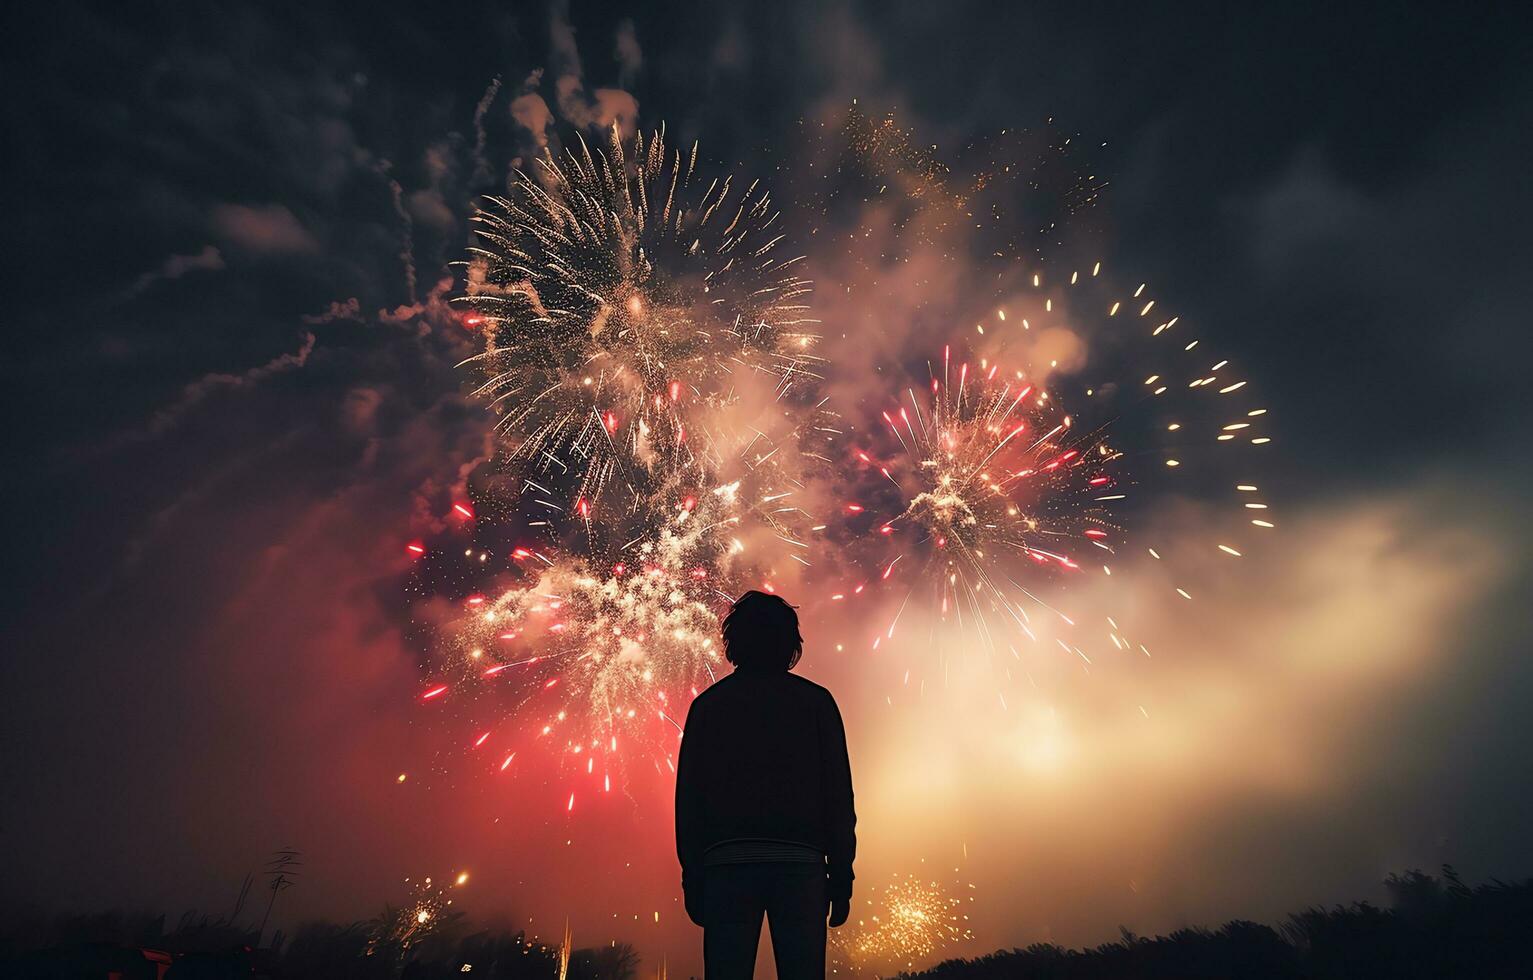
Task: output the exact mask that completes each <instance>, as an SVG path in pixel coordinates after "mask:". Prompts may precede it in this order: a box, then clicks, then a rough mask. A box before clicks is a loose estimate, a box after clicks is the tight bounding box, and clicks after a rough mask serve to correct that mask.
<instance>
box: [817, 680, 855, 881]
mask: <svg viewBox="0 0 1533 980" xmlns="http://www.w3.org/2000/svg"><path fill="white" fill-rule="evenodd" d="M820 733H821V738H822V740H823V741H822V745H821V747H820V757H821V758H822V759H824V760H825V772H824V779H825V786H824V793H825V816H826V822H827V825H826V828H825V833H826V847H827V849H828V852H829V853H827V854H826V865H827V867H826V870H827V872H828V873H829V875H830V898H831V900H832V901H836V900H840V901H847V900H849V899H850V898H851V897H852V861H853V859H854V858H856V856H857V811H856V810H855V809H854V807H853V806H852V762H851V758H850V757H849V756H848V754H847V751H846V726H845V725H843V724H842V723H841V712H840V710H839V709H838V708H837V707H836V702H835V699H834V698H832V697H830V696H829V695H828V694H827V695H826V698H825V712H824V718H823V719H822V721H821V724H820Z"/></svg>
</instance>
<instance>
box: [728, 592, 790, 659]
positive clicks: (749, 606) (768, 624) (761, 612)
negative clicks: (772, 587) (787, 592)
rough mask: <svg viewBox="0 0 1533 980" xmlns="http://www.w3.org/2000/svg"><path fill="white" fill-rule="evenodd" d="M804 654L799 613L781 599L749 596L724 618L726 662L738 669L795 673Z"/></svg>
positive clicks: (749, 593) (767, 596) (762, 595)
mask: <svg viewBox="0 0 1533 980" xmlns="http://www.w3.org/2000/svg"><path fill="white" fill-rule="evenodd" d="M803 652H804V638H803V637H802V636H800V635H799V632H798V613H796V612H794V611H793V607H792V606H790V605H788V604H787V603H786V602H784V601H783V599H782V597H781V596H775V595H768V594H767V593H765V592H747V593H745V594H744V595H743V596H741V597H740V598H739V599H736V600H735V604H734V605H733V606H731V607H730V610H729V615H728V616H725V617H724V658H725V659H726V660H728V661H729V662H730V663H732V664H734V665H735V666H736V667H747V668H755V669H766V670H773V669H775V670H792V669H793V665H794V664H796V663H798V658H799V657H800V656H801V655H802V654H803Z"/></svg>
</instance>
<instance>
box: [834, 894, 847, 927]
mask: <svg viewBox="0 0 1533 980" xmlns="http://www.w3.org/2000/svg"><path fill="white" fill-rule="evenodd" d="M851 917H852V900H851V899H849V898H833V899H831V900H830V927H831V928H832V929H835V928H836V927H838V926H844V925H846V920H847V919H849V918H851Z"/></svg>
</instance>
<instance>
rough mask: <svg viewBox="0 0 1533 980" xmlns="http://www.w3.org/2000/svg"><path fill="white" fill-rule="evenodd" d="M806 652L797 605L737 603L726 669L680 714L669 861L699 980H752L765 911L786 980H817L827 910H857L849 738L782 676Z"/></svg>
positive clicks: (813, 693)
mask: <svg viewBox="0 0 1533 980" xmlns="http://www.w3.org/2000/svg"><path fill="white" fill-rule="evenodd" d="M803 649H804V639H803V637H802V636H800V635H799V632H798V615H797V614H796V613H795V612H794V611H793V607H792V606H790V605H788V604H787V603H786V602H784V601H783V600H782V599H780V598H778V597H777V596H775V595H767V594H765V593H762V592H747V593H745V595H743V596H741V597H740V599H739V601H738V602H736V603H735V604H734V608H733V609H731V610H730V612H729V616H728V617H727V618H726V619H725V620H724V656H725V657H726V658H727V659H728V660H729V662H730V663H732V664H734V667H735V669H734V672H733V673H731V674H730V675H729V676H728V677H725V678H723V679H722V680H720V681H718V682H717V683H716V684H714V685H713V686H711V687H709V688H708V689H707V690H706V691H704V692H703V693H702V694H699V695H698V696H697V698H696V699H695V700H694V701H693V702H692V708H691V710H690V711H688V712H687V727H686V733H685V735H684V736H683V737H682V740H681V753H680V758H679V759H678V761H677V766H676V853H677V856H678V857H680V858H681V884H682V889H683V891H684V892H685V893H686V901H687V915H688V916H689V917H690V918H691V919H692V921H693V922H695V923H697V924H698V925H700V926H702V927H703V967H704V974H705V976H706V980H740V978H748V977H750V976H751V975H752V973H753V972H754V970H755V966H756V944H757V941H758V940H759V938H760V936H761V919H762V916H763V915H764V916H766V919H767V923H768V925H769V926H770V927H771V930H772V951H773V953H774V954H775V956H776V959H777V976H778V977H779V978H780V980H804V978H811V977H812V978H821V977H824V975H825V922H826V918H827V914H828V917H829V920H830V924H831V925H832V926H839V925H841V924H842V923H844V922H845V921H846V918H847V915H848V914H849V913H850V911H851V900H852V858H853V856H854V855H855V853H856V850H857V837H856V834H855V832H854V828H855V826H856V824H857V815H856V813H855V812H853V809H852V769H851V763H850V762H849V761H848V758H847V753H846V730H845V729H844V728H843V727H842V724H841V713H840V711H838V710H837V709H836V702H835V699H834V698H832V697H831V696H830V692H829V691H827V690H825V689H824V688H823V687H820V686H819V685H818V684H814V683H811V682H810V681H807V680H804V679H803V678H802V677H798V676H796V675H794V674H792V673H790V671H791V670H792V668H793V666H794V664H796V663H798V658H799V655H800V654H801V653H802V652H803Z"/></svg>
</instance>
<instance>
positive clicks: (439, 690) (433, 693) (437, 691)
mask: <svg viewBox="0 0 1533 980" xmlns="http://www.w3.org/2000/svg"><path fill="white" fill-rule="evenodd" d="M446 693H447V685H446V684H439V685H438V686H436V687H433V688H431V689H430V690H429V691H427V692H426V693H424V694H422V695H421V700H422V701H430V700H431V699H432V698H439V697H441V696H442V695H444V694H446Z"/></svg>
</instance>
